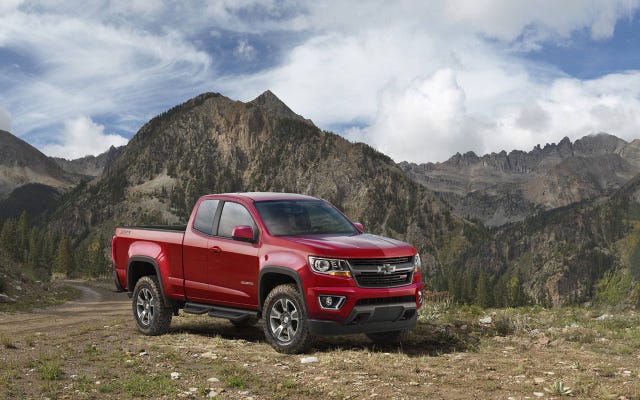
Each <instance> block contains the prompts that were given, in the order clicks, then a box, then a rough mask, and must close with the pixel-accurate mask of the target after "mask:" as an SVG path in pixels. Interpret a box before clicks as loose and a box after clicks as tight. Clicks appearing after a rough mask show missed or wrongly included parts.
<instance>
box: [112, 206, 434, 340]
mask: <svg viewBox="0 0 640 400" xmlns="http://www.w3.org/2000/svg"><path fill="white" fill-rule="evenodd" d="M112 258H113V262H114V270H113V276H114V281H115V285H116V287H117V289H118V290H120V291H126V292H127V293H128V295H129V297H130V298H132V309H133V317H134V319H135V322H136V325H137V327H138V329H139V330H140V332H142V333H143V334H145V335H160V334H163V333H165V332H166V331H167V330H168V328H169V325H170V324H171V319H172V316H175V315H178V312H179V310H182V311H183V312H186V313H193V314H208V315H210V316H212V317H218V318H225V319H228V320H229V321H231V323H233V324H234V325H236V326H239V327H242V326H249V325H253V324H256V323H257V322H258V321H259V320H261V324H262V325H263V329H264V333H265V337H266V340H267V341H268V342H269V344H270V345H271V346H272V347H273V348H274V349H275V350H276V351H278V352H282V353H300V352H304V351H306V350H307V349H308V348H309V347H310V345H311V344H312V339H313V336H314V335H333V334H355V333H364V334H366V335H367V336H368V337H369V338H370V339H371V340H373V341H374V342H383V343H388V342H393V341H397V340H398V338H399V337H400V335H401V334H402V333H403V332H404V331H406V330H408V329H409V328H411V327H412V326H414V325H415V324H416V321H417V317H418V309H419V308H420V306H421V305H422V301H423V293H422V290H423V282H422V278H421V273H420V269H421V265H420V255H419V254H418V253H417V251H416V249H415V248H414V247H413V246H411V245H409V244H407V243H404V242H400V241H398V240H393V239H389V238H385V237H381V236H376V235H372V234H366V233H363V227H362V225H361V224H359V223H353V222H351V221H350V220H349V219H348V218H347V217H346V216H345V215H344V214H343V213H342V212H341V211H339V210H338V209H337V208H336V207H334V206H333V205H331V204H330V203H328V202H327V201H325V200H321V199H317V198H314V197H310V196H305V195H299V194H286V193H233V194H217V195H207V196H203V197H201V198H200V199H199V200H198V201H197V203H196V205H195V207H194V209H193V212H192V213H191V217H190V218H189V222H188V224H187V225H186V226H180V227H173V226H156V227H119V228H117V229H116V231H115V235H114V236H113V239H112Z"/></svg>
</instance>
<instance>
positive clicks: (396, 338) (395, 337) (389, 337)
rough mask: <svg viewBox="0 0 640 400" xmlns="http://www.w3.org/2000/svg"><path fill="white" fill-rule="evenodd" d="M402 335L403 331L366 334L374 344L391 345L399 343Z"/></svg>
mask: <svg viewBox="0 0 640 400" xmlns="http://www.w3.org/2000/svg"><path fill="white" fill-rule="evenodd" d="M404 333H405V331H388V332H374V333H367V337H368V338H369V340H371V341H372V342H373V343H376V344H381V345H392V344H398V343H400V339H402V336H404Z"/></svg>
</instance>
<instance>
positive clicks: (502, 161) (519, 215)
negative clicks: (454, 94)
mask: <svg viewBox="0 0 640 400" xmlns="http://www.w3.org/2000/svg"><path fill="white" fill-rule="evenodd" d="M399 165H400V167H401V168H402V169H403V170H404V171H405V172H407V173H408V174H409V176H411V177H412V178H413V179H414V180H415V181H416V182H419V183H420V184H422V185H423V186H425V187H427V188H429V189H431V190H433V191H435V192H437V193H439V194H440V196H441V197H442V198H444V199H445V200H446V201H447V202H448V203H449V204H450V205H451V206H452V207H453V210H454V212H455V213H456V214H458V215H459V216H462V217H469V218H474V219H478V220H480V221H481V222H482V223H483V224H485V225H487V226H500V225H503V224H506V223H509V222H514V221H521V220H523V219H525V218H526V217H527V216H530V215H533V214H535V213H536V212H540V211H543V210H551V209H554V208H558V207H565V206H567V205H569V204H574V203H578V202H581V201H585V200H590V199H595V198H598V197H601V196H606V195H609V194H611V193H612V192H613V191H615V190H617V189H619V188H621V187H622V185H624V184H625V183H626V182H627V181H628V180H629V179H631V178H632V177H633V176H635V175H636V174H637V173H640V143H637V142H635V141H634V142H631V143H627V142H626V141H624V140H622V139H619V138H617V137H615V136H612V135H608V134H604V133H600V134H597V135H590V136H585V137H583V138H582V139H579V140H576V142H575V143H571V141H570V140H569V139H568V138H566V137H565V138H564V139H562V140H561V141H560V142H559V143H558V144H546V145H545V146H544V147H541V146H540V145H538V146H536V147H534V148H533V150H531V151H530V152H528V153H527V152H523V151H512V152H510V153H506V152H504V151H502V152H500V153H491V154H488V155H484V156H482V157H478V156H477V155H476V154H474V153H473V152H469V153H466V154H459V153H458V154H456V155H454V156H453V157H451V158H450V159H449V160H447V161H445V162H443V163H437V164H432V163H428V164H422V165H416V164H410V163H406V162H404V163H401V164H399Z"/></svg>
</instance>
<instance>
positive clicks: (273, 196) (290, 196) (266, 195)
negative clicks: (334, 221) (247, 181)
mask: <svg viewBox="0 0 640 400" xmlns="http://www.w3.org/2000/svg"><path fill="white" fill-rule="evenodd" d="M225 195H227V196H242V197H246V198H248V199H251V200H253V201H269V200H318V199H317V198H316V197H312V196H307V195H304V194H297V193H277V192H244V193H225Z"/></svg>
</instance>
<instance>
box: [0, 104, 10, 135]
mask: <svg viewBox="0 0 640 400" xmlns="http://www.w3.org/2000/svg"><path fill="white" fill-rule="evenodd" d="M0 129H1V130H3V131H7V132H11V114H9V111H7V110H5V109H4V108H2V107H0Z"/></svg>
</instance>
